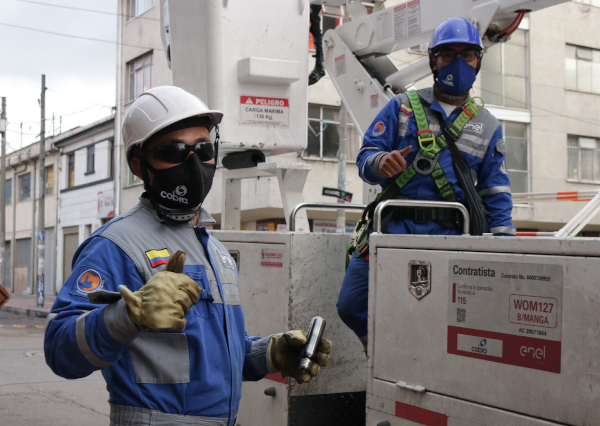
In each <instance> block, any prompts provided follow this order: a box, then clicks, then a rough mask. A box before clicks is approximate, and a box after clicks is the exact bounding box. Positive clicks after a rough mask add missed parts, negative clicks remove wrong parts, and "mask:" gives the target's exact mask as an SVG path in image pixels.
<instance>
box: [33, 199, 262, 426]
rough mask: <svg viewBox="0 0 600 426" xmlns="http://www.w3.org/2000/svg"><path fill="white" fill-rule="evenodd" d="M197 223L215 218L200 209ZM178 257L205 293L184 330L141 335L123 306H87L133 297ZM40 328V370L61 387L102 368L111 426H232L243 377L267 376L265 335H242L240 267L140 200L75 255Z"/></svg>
mask: <svg viewBox="0 0 600 426" xmlns="http://www.w3.org/2000/svg"><path fill="white" fill-rule="evenodd" d="M199 222H200V223H206V222H213V223H214V219H212V217H210V215H208V213H207V212H206V211H204V210H202V211H201V215H200V219H199ZM177 250H184V251H185V252H186V254H187V258H186V262H185V266H184V271H183V272H184V273H185V274H187V275H189V276H190V277H191V278H192V279H193V280H194V281H196V283H197V284H198V285H199V286H201V287H202V290H203V291H202V294H201V296H200V300H199V301H198V303H197V304H196V305H194V306H192V308H191V309H190V310H189V312H188V313H187V314H186V315H185V319H186V320H187V326H186V328H185V330H184V331H183V332H172V331H166V330H163V331H160V332H154V331H149V332H142V331H141V330H140V329H139V328H138V327H137V326H135V325H134V324H132V323H131V322H130V320H129V317H128V314H127V306H126V304H125V301H124V300H123V299H121V300H119V301H117V302H114V303H110V304H105V305H97V304H91V303H90V302H89V301H88V295H89V294H91V293H93V292H98V291H100V290H108V291H114V292H116V291H118V290H117V289H118V286H119V285H125V286H127V287H128V288H129V289H130V290H131V291H137V290H139V289H140V287H142V286H143V285H144V283H146V282H147V281H148V280H149V279H150V278H151V277H152V276H153V275H154V274H156V273H158V272H160V271H162V269H163V268H164V265H165V264H166V263H167V260H168V259H169V257H170V255H172V254H174V253H175V252H176V251H177ZM51 315H52V318H51V320H50V321H49V324H48V326H47V329H46V336H45V340H44V350H45V354H46V362H47V363H48V365H49V366H50V368H51V369H52V371H54V372H55V373H56V374H58V375H59V376H61V377H64V378H67V379H77V378H80V377H86V376H88V375H90V374H91V373H92V372H94V371H96V370H101V371H102V375H103V376H104V378H105V380H106V383H107V388H108V392H109V395H110V396H109V403H110V407H111V425H115V426H117V425H119V426H120V425H150V424H152V425H167V424H168V425H170V424H193V425H196V424H198V425H219V426H232V425H234V424H235V421H236V416H237V412H238V408H239V401H240V397H241V389H242V378H243V379H245V380H259V379H261V378H262V377H264V376H265V375H266V374H267V373H268V368H267V350H268V343H269V337H266V338H260V337H248V335H247V334H246V331H245V327H244V314H243V312H242V307H241V304H240V295H239V282H238V272H237V267H236V264H235V262H234V261H233V259H232V258H231V256H230V255H229V252H228V251H227V249H226V248H225V247H224V246H223V245H222V244H221V243H220V242H218V241H217V240H216V239H215V238H213V237H211V236H209V235H208V233H207V232H206V229H205V228H204V227H201V228H195V227H194V226H193V225H192V223H191V221H189V222H185V223H161V222H160V221H159V219H158V216H157V214H156V212H155V211H154V209H153V208H152V206H151V204H150V202H149V201H148V200H147V199H144V198H141V200H140V203H139V204H138V205H137V206H136V207H134V208H133V209H132V210H130V211H129V212H127V213H125V214H123V215H122V216H120V217H118V218H116V219H114V220H112V221H111V222H109V223H108V224H106V225H105V226H103V227H102V228H100V229H99V230H98V231H96V232H94V234H92V235H91V236H90V237H89V238H88V239H87V240H86V241H85V242H84V243H83V244H82V245H81V246H80V247H79V248H78V250H77V251H76V253H75V256H74V258H73V269H72V273H71V275H70V276H69V278H68V279H67V281H66V282H65V284H64V285H63V287H62V288H61V290H60V292H59V294H58V296H57V298H56V301H55V303H54V306H53V307H52V311H51Z"/></svg>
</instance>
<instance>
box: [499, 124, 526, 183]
mask: <svg viewBox="0 0 600 426" xmlns="http://www.w3.org/2000/svg"><path fill="white" fill-rule="evenodd" d="M501 124H502V132H503V134H504V141H505V142H506V171H507V172H508V177H509V178H510V188H511V192H514V193H516V192H529V143H528V139H529V138H528V129H527V127H528V125H527V124H526V123H517V122H514V121H501Z"/></svg>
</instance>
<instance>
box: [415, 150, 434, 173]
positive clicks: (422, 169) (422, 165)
mask: <svg viewBox="0 0 600 426" xmlns="http://www.w3.org/2000/svg"><path fill="white" fill-rule="evenodd" d="M439 158H440V153H439V152H438V153H437V154H435V156H434V157H433V158H429V157H426V156H424V155H423V154H422V153H421V151H420V150H419V152H417V155H416V156H415V159H414V160H413V162H412V166H413V169H414V170H415V172H417V173H418V174H420V175H422V176H427V175H429V174H431V173H432V172H433V170H434V169H435V165H436V164H437V162H438V160H439Z"/></svg>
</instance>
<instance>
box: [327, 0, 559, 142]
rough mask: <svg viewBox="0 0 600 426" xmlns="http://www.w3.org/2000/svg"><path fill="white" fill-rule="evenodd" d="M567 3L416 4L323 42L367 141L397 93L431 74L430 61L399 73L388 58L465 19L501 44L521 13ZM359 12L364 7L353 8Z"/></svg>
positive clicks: (360, 21) (485, 0)
mask: <svg viewBox="0 0 600 426" xmlns="http://www.w3.org/2000/svg"><path fill="white" fill-rule="evenodd" d="M566 1H567V0H544V1H536V0H475V1H474V0H452V1H439V0H411V1H408V2H406V3H402V4H398V5H395V6H391V7H389V8H387V9H383V10H380V11H378V12H374V13H372V14H371V15H366V12H365V13H357V14H356V15H358V16H360V17H358V18H356V19H353V20H352V21H350V22H348V23H345V24H343V25H340V26H339V27H337V28H336V29H335V30H329V31H327V33H326V34H325V37H324V39H323V44H324V51H325V67H326V68H327V71H328V72H329V75H330V76H331V79H332V81H333V82H334V84H335V86H336V89H337V90H338V92H339V93H340V95H341V97H342V101H343V102H344V104H345V105H346V107H347V108H348V113H349V114H350V117H351V118H352V120H353V121H354V123H355V124H356V126H357V129H358V131H359V132H360V134H361V136H362V135H364V132H365V131H366V130H367V128H368V127H369V125H370V124H371V122H372V121H373V119H374V118H375V116H376V115H377V113H378V112H379V111H380V110H381V108H383V106H384V105H385V104H386V103H387V101H389V100H390V99H391V97H392V96H393V92H392V90H391V88H394V89H395V90H396V91H404V90H405V89H406V87H408V86H410V85H411V84H413V83H414V82H415V81H417V80H419V79H421V78H423V77H425V76H427V75H428V74H429V73H430V70H429V59H428V58H424V59H422V60H421V61H419V62H416V63H415V64H412V65H411V66H409V67H406V68H404V69H402V70H400V71H399V70H398V69H397V67H396V66H395V65H394V64H393V62H392V61H391V60H390V59H389V57H387V55H388V54H390V53H392V52H395V51H398V50H403V49H407V48H409V47H410V46H415V45H419V44H424V43H427V42H428V41H429V40H430V39H431V34H432V33H433V30H434V29H435V28H436V27H437V26H438V25H439V24H440V23H441V22H443V21H444V20H446V19H447V18H450V17H463V18H465V19H468V20H469V21H470V22H472V23H473V24H474V25H475V26H476V27H477V29H478V30H479V33H480V34H482V38H483V39H484V45H485V46H486V47H489V46H492V45H494V44H495V43H497V42H499V41H504V40H505V38H504V40H503V38H502V37H498V33H499V29H500V28H506V27H508V26H509V25H510V24H511V22H513V21H514V20H515V18H516V17H517V15H518V13H519V11H523V10H525V11H527V12H534V11H537V10H541V9H544V8H547V7H550V6H554V5H557V4H560V3H564V2H566ZM351 5H352V9H353V10H358V8H359V7H360V3H359V2H358V1H354V2H352V3H350V2H348V3H347V7H350V6H351Z"/></svg>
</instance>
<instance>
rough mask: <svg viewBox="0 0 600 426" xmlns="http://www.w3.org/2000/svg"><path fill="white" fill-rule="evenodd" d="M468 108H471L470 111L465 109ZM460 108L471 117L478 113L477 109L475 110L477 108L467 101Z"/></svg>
mask: <svg viewBox="0 0 600 426" xmlns="http://www.w3.org/2000/svg"><path fill="white" fill-rule="evenodd" d="M469 108H471V110H472V112H469V111H467V109H469ZM462 110H463V112H464V113H465V114H467V115H468V116H469V118H473V117H475V116H476V115H477V114H478V113H479V111H477V109H476V108H475V107H474V106H473V105H471V104H470V103H469V102H467V103H466V104H464V105H463V106H462Z"/></svg>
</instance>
